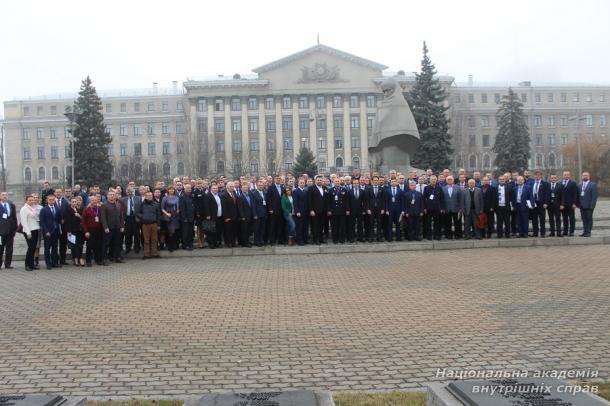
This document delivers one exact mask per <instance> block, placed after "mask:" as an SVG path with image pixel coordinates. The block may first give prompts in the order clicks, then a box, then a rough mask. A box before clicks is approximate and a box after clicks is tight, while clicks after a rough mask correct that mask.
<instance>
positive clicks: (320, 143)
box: [318, 137, 326, 150]
mask: <svg viewBox="0 0 610 406" xmlns="http://www.w3.org/2000/svg"><path fill="white" fill-rule="evenodd" d="M318 149H320V150H324V149H326V138H323V137H320V138H319V139H318Z"/></svg>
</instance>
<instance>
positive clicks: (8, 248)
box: [0, 192, 17, 269]
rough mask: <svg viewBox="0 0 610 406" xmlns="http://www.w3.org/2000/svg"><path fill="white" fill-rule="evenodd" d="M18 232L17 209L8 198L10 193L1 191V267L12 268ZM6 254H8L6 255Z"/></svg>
mask: <svg viewBox="0 0 610 406" xmlns="http://www.w3.org/2000/svg"><path fill="white" fill-rule="evenodd" d="M16 232H17V211H16V210H15V205H14V204H13V202H11V201H9V200H8V193H7V192H2V193H0V268H1V267H2V263H3V262H4V268H6V269H12V268H13V267H12V266H11V263H12V262H13V242H14V240H15V233H16ZM5 255H6V256H5Z"/></svg>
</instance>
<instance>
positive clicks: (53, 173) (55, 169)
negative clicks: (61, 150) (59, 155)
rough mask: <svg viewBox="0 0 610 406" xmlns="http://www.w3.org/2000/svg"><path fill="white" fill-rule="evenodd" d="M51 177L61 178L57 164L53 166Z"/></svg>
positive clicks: (54, 178)
mask: <svg viewBox="0 0 610 406" xmlns="http://www.w3.org/2000/svg"><path fill="white" fill-rule="evenodd" d="M51 178H52V179H53V180H58V179H59V168H58V167H57V166H54V167H53V168H51Z"/></svg>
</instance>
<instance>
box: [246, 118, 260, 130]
mask: <svg viewBox="0 0 610 406" xmlns="http://www.w3.org/2000/svg"><path fill="white" fill-rule="evenodd" d="M248 130H250V132H251V133H254V132H257V131H258V118H256V117H253V118H249V119H248Z"/></svg>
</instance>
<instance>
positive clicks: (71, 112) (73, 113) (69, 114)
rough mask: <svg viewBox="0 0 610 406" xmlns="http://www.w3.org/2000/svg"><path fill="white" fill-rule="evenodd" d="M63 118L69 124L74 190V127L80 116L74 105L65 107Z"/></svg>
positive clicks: (72, 185) (72, 184) (72, 186)
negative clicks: (64, 117)
mask: <svg viewBox="0 0 610 406" xmlns="http://www.w3.org/2000/svg"><path fill="white" fill-rule="evenodd" d="M64 116H66V118H67V119H68V121H69V122H70V162H71V165H70V166H71V168H70V169H71V177H72V179H71V181H72V182H71V185H70V186H71V188H72V190H74V156H75V154H74V127H76V120H78V117H79V116H80V113H79V111H78V108H77V106H76V105H74V107H72V108H71V107H70V106H66V111H65V113H64Z"/></svg>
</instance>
